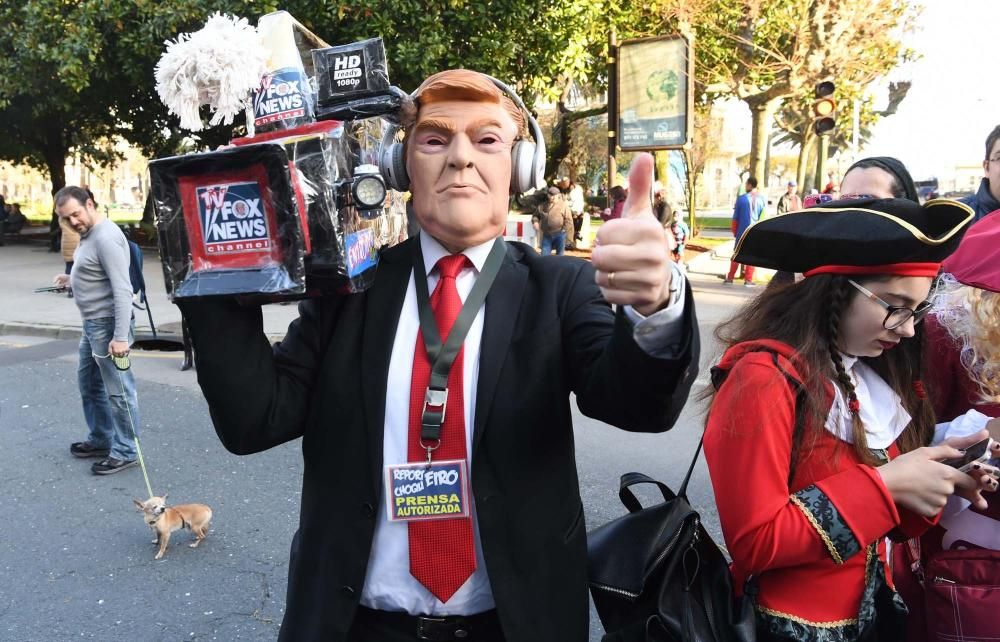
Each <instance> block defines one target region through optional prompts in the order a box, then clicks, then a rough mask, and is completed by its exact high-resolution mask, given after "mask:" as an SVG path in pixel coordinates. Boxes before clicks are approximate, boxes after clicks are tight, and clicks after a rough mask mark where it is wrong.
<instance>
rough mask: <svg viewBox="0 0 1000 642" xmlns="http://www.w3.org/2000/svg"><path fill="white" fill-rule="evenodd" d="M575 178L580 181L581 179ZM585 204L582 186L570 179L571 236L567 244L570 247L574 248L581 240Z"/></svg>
mask: <svg viewBox="0 0 1000 642" xmlns="http://www.w3.org/2000/svg"><path fill="white" fill-rule="evenodd" d="M577 180H578V181H581V180H582V179H577ZM586 204H587V202H586V199H584V197H583V186H581V185H580V183H579V182H573V181H570V184H569V211H570V213H571V214H572V215H573V236H572V237H571V239H572V240H571V242H570V243H569V245H570V247H571V248H572V249H576V247H577V245H576V244H577V243H578V242H580V241H583V234H582V232H583V210H584V208H585V207H586Z"/></svg>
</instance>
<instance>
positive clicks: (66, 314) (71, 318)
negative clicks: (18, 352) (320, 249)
mask: <svg viewBox="0 0 1000 642" xmlns="http://www.w3.org/2000/svg"><path fill="white" fill-rule="evenodd" d="M143 255H144V260H143V276H145V278H146V291H147V294H148V296H149V303H150V309H151V310H152V313H153V323H155V324H156V330H157V333H158V334H160V335H162V337H161V338H164V339H168V340H176V341H178V342H179V341H180V337H181V313H180V310H178V308H177V306H175V305H174V304H172V303H171V302H170V299H169V298H168V297H167V291H166V288H165V287H164V285H163V270H162V269H161V267H160V257H159V256H158V255H157V253H156V251H155V250H149V249H147V250H143ZM64 268H65V264H64V263H63V260H62V255H61V254H59V253H58V252H49V251H47V248H46V247H45V246H44V245H41V244H35V243H30V242H29V243H23V242H22V243H15V244H11V243H8V244H7V245H5V246H3V247H0V335H4V334H16V335H33V336H46V337H52V338H57V339H76V338H79V336H80V330H81V327H82V322H81V321H80V312H79V310H78V309H77V307H76V304H75V303H74V302H73V299H70V298H68V297H67V296H66V294H65V293H55V292H43V293H39V294H36V293H35V292H34V290H35V288H40V287H46V286H50V285H52V278H53V277H54V276H55V275H56V274H61V273H62V272H63V269H64ZM263 310H264V331H265V332H266V333H267V335H268V336H269V337H270V338H271V339H272V340H280V339H281V337H283V336H284V335H285V331H286V330H287V329H288V324H289V323H291V322H292V320H294V319H295V318H296V317H297V316H298V308H297V306H296V305H295V304H294V303H293V304H289V305H265V306H263ZM135 330H136V335H137V337H139V338H140V339H147V338H151V337H152V335H151V333H150V328H149V318H148V317H147V316H146V313H145V312H144V311H142V310H136V311H135Z"/></svg>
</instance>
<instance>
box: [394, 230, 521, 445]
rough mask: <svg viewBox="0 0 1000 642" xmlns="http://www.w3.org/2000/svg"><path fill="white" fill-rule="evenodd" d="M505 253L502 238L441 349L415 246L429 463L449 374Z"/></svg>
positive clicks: (424, 429) (422, 435)
mask: <svg viewBox="0 0 1000 642" xmlns="http://www.w3.org/2000/svg"><path fill="white" fill-rule="evenodd" d="M506 253H507V247H506V244H505V243H504V242H503V239H502V238H498V239H497V240H496V241H494V242H493V247H492V248H491V249H490V254H489V256H487V257H486V263H485V264H484V265H483V270H482V271H481V272H480V273H479V278H477V279H476V284H475V285H474V286H473V287H472V292H470V293H469V296H468V298H466V299H465V303H464V304H463V305H462V310H461V312H459V314H458V318H457V319H455V324H454V325H453V326H452V328H451V332H449V333H448V339H447V340H446V341H445V342H444V345H442V344H441V333H440V332H439V331H438V326H437V319H435V318H434V310H433V309H432V308H431V299H430V295H429V294H428V293H427V268H426V266H424V254H423V250H422V249H421V247H420V241H419V239H418V240H417V242H415V243H414V244H413V283H414V285H415V286H416V288H417V309H418V310H419V312H420V334H421V336H423V339H424V349H425V350H426V351H427V360H428V361H429V362H430V364H431V377H430V382H429V385H428V386H427V391H426V393H425V394H424V408H423V412H422V413H421V416H420V426H421V429H420V446H421V447H422V448H424V449H426V450H427V462H428V463H430V461H431V453H433V452H434V451H435V450H437V448H438V446H440V445H441V425H442V424H443V423H444V413H445V408H446V407H447V405H448V374H449V373H450V372H451V366H452V364H453V363H455V359H456V358H457V357H458V352H459V351H460V350H461V349H462V344H463V343H465V337H466V335H468V334H469V328H470V327H472V322H473V321H474V320H475V318H476V315H477V314H478V313H479V308H481V307H482V305H483V303H484V302H485V301H486V295H487V294H488V293H489V291H490V287H491V286H492V285H493V281H495V280H496V278H497V273H498V272H499V271H500V266H501V265H503V257H504V255H505V254H506Z"/></svg>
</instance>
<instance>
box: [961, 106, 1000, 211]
mask: <svg viewBox="0 0 1000 642" xmlns="http://www.w3.org/2000/svg"><path fill="white" fill-rule="evenodd" d="M962 202H963V203H965V204H966V205H968V206H969V207H971V208H972V209H974V210H976V220H977V221H978V220H979V219H981V218H983V217H984V216H986V215H987V214H989V213H990V212H993V211H996V210H998V209H1000V125H997V126H996V127H994V128H993V131H991V132H990V134H989V136H987V137H986V158H985V160H983V180H981V181H979V189H978V190H976V193H975V194H973V195H972V196H966V197H965V198H963V199H962Z"/></svg>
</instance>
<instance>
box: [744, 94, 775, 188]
mask: <svg viewBox="0 0 1000 642" xmlns="http://www.w3.org/2000/svg"><path fill="white" fill-rule="evenodd" d="M747 104H748V105H749V106H750V115H751V117H752V119H753V120H752V123H753V124H752V129H751V132H750V176H753V177H755V178H756V179H757V181H758V183H759V185H760V191H761V192H763V191H764V190H765V189H766V188H767V176H766V175H765V168H764V159H765V158H766V157H767V146H768V141H769V140H770V133H771V123H772V122H773V121H774V114H775V112H776V111H777V110H778V106H779V105H780V104H781V98H772V99H770V100H766V101H763V102H751V101H747Z"/></svg>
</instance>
